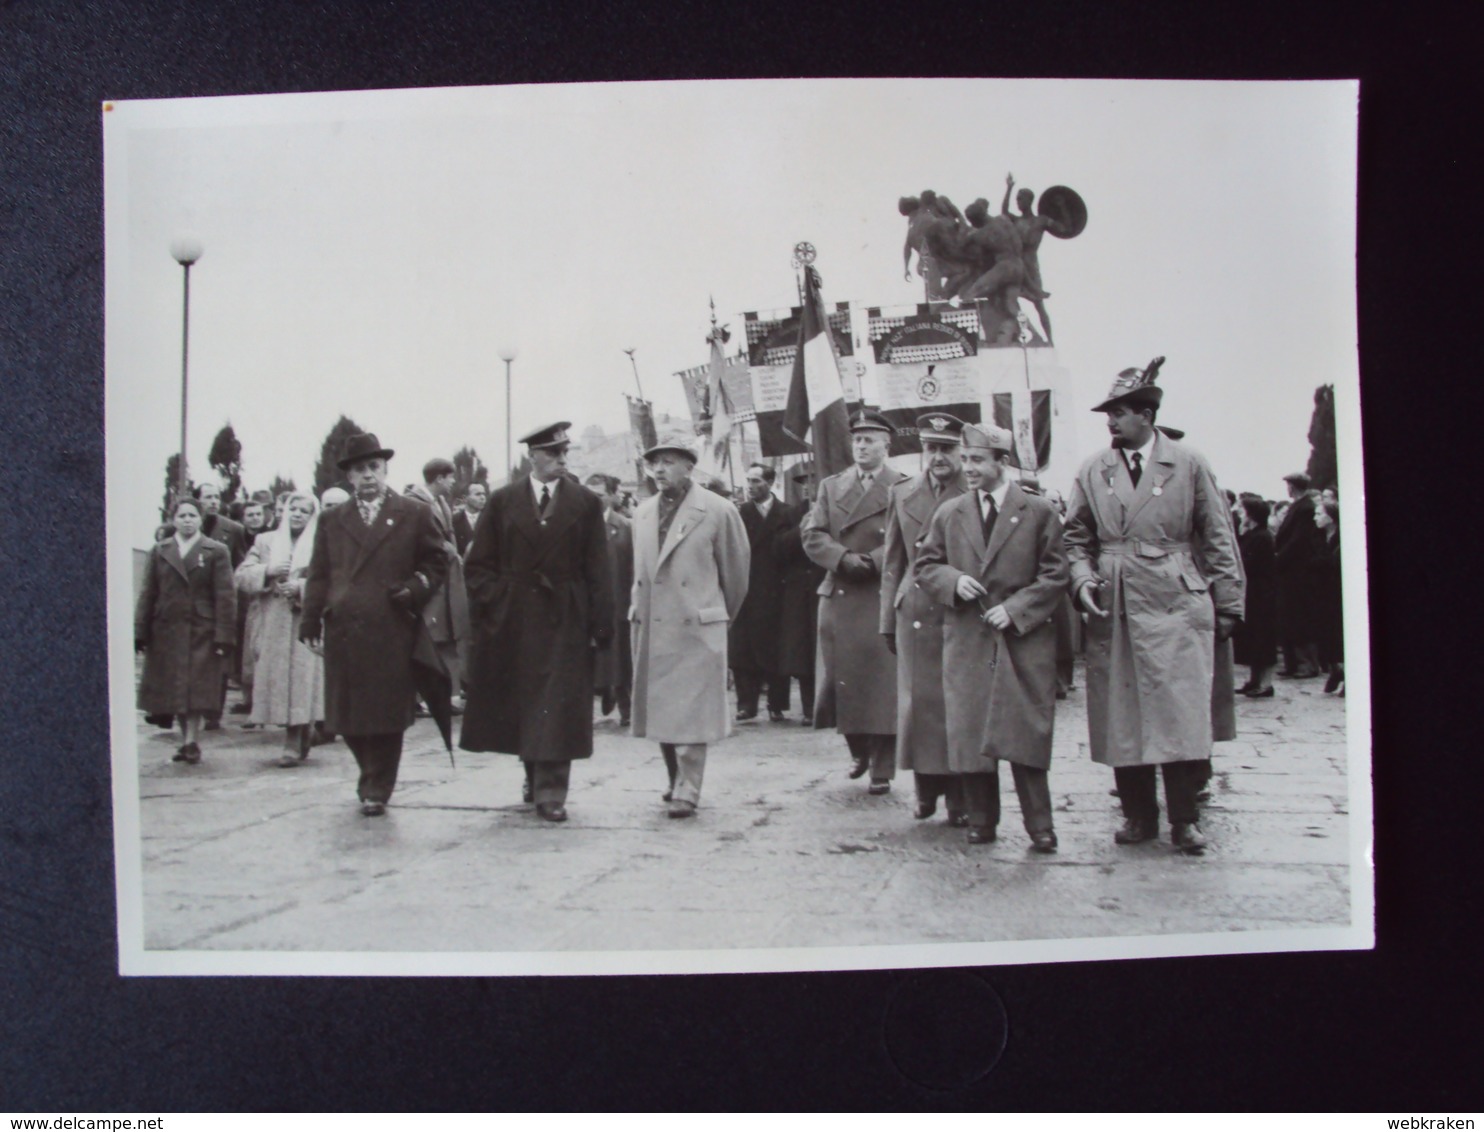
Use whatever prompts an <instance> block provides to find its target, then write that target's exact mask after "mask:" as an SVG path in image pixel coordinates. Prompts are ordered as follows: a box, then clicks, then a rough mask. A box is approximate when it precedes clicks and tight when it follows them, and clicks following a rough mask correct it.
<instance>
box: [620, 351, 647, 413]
mask: <svg viewBox="0 0 1484 1132" xmlns="http://www.w3.org/2000/svg"><path fill="white" fill-rule="evenodd" d="M638 348H639V347H638V346H630V347H629V348H628V349H626V350H625V351H624V353H625V354H627V355H628V356H629V365H631V366H633V368H634V388H635V389H637V390H639V400H641V401H643V400H644V383H643V382H642V381H640V380H639V363H638V362H636V361H634V351H635V350H637V349H638Z"/></svg>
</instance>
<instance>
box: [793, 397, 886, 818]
mask: <svg viewBox="0 0 1484 1132" xmlns="http://www.w3.org/2000/svg"><path fill="white" fill-rule="evenodd" d="M894 432H895V430H894V429H893V428H892V427H891V425H890V424H889V423H888V422H887V420H886V418H885V417H883V416H882V415H881V414H880V413H873V412H870V411H868V410H864V409H863V410H861V411H860V412H858V413H856V415H855V416H854V417H852V418H851V420H850V442H851V451H852V453H853V455H854V457H855V466H854V467H851V468H846V469H845V471H843V472H838V473H837V474H835V475H833V476H830V477H829V478H828V479H826V480H824V481H823V482H822V483H821V484H820V485H819V498H817V499H816V500H815V501H814V506H813V507H812V508H811V509H810V511H809V518H807V519H805V520H804V525H803V527H802V528H801V529H802V535H803V540H804V553H805V554H807V555H808V556H809V558H810V560H811V561H813V562H814V563H815V564H816V565H818V566H822V567H824V568H825V569H826V570H827V571H829V573H827V574H826V575H825V579H824V581H822V582H821V583H820V584H819V596H820V602H819V660H818V663H817V665H816V672H817V676H816V678H815V697H814V726H815V727H816V728H817V729H823V728H826V727H834V728H835V729H836V730H837V731H839V732H840V733H841V734H842V735H844V736H845V742H846V744H847V746H848V747H849V748H850V756H851V759H852V765H851V768H850V777H851V778H860V777H861V776H862V775H864V774H866V773H867V772H868V771H869V772H870V775H871V785H870V792H871V793H872V794H886V793H888V792H889V791H890V790H891V780H892V779H893V778H895V777H896V758H895V748H896V733H897V663H896V657H894V656H892V654H891V651H890V650H889V649H888V648H887V647H886V639H885V638H884V637H882V635H881V632H880V622H881V567H882V564H883V562H884V560H885V557H886V551H885V546H886V505H887V500H888V499H889V498H890V491H891V488H892V487H893V486H894V485H896V484H898V483H901V482H902V480H904V479H906V478H907V477H906V476H904V475H902V473H901V472H898V471H895V470H893V469H892V468H890V467H888V466H887V465H886V456H887V453H888V451H889V450H890V448H891V438H892V435H893V433H894Z"/></svg>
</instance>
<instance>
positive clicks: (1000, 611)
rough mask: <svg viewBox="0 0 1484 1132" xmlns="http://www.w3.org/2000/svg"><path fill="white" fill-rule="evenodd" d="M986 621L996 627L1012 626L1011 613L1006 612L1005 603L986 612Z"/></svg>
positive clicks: (1006, 627)
mask: <svg viewBox="0 0 1484 1132" xmlns="http://www.w3.org/2000/svg"><path fill="white" fill-rule="evenodd" d="M984 622H985V624H987V625H990V626H992V627H994V628H996V629H1008V628H1009V627H1010V615H1009V614H1008V613H1006V612H1005V607H1004V606H1003V605H997V606H995V607H994V608H993V609H991V610H989V611H988V612H987V613H985V615H984Z"/></svg>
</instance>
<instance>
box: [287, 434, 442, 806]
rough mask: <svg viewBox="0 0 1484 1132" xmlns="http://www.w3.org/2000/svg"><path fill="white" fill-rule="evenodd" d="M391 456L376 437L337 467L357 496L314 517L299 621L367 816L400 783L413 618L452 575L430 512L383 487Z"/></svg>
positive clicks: (364, 439) (355, 444)
mask: <svg viewBox="0 0 1484 1132" xmlns="http://www.w3.org/2000/svg"><path fill="white" fill-rule="evenodd" d="M391 457H392V450H391V449H390V448H383V447H382V446H381V442H380V441H379V440H377V439H376V437H375V435H373V434H372V433H361V434H358V435H356V436H352V437H351V438H350V439H349V440H347V441H346V442H345V452H344V455H343V456H342V458H341V460H340V462H339V467H340V470H341V471H343V472H345V473H346V478H347V479H348V480H349V481H350V484H351V487H352V489H353V490H354V492H355V496H354V501H353V502H352V503H347V504H345V505H343V506H341V507H337V508H335V509H334V510H333V511H329V512H326V513H325V514H323V515H321V516H320V520H319V524H318V526H317V527H316V529H315V532H314V553H313V555H312V557H311V558H310V562H309V576H308V578H307V579H306V581H305V586H304V613H303V617H302V619H301V620H300V623H299V639H300V640H302V641H305V642H307V643H308V644H309V645H310V646H311V647H312V648H316V649H321V648H322V649H323V652H324V658H325V729H326V730H327V731H333V732H338V733H339V734H341V735H343V736H345V742H346V745H347V746H348V747H350V749H351V753H352V754H354V755H355V757H356V762H357V764H358V765H359V766H360V769H361V776H360V782H359V784H358V786H357V794H358V795H359V797H360V800H361V812H362V813H363V814H365V815H366V816H368V817H376V816H378V815H380V814H383V813H385V812H386V803H387V802H388V800H390V798H391V796H392V790H393V789H394V788H395V787H396V785H397V769H398V767H399V766H400V764H401V761H402V735H403V733H404V732H405V731H406V730H407V728H408V727H410V726H411V725H412V721H413V718H414V714H413V702H414V697H415V695H416V691H415V688H414V684H413V673H412V665H413V660H412V649H413V645H414V643H415V641H416V639H417V634H418V626H419V624H420V622H419V620H418V614H419V611H420V610H421V609H422V607H423V606H424V605H425V604H427V601H428V598H429V596H430V595H431V594H432V593H433V591H434V590H435V589H437V588H438V585H439V584H440V583H441V582H442V581H443V579H444V578H445V577H446V576H447V574H448V560H447V554H446V552H445V550H444V546H443V539H442V538H441V537H440V536H439V534H438V530H437V526H436V524H435V523H434V520H433V513H432V511H430V510H429V509H428V508H427V507H425V506H424V505H423V504H421V503H417V502H415V501H413V500H411V499H404V498H403V497H402V496H400V495H398V494H396V493H395V492H393V491H391V490H390V489H389V488H388V487H387V483H386V476H387V461H388V460H390V459H391Z"/></svg>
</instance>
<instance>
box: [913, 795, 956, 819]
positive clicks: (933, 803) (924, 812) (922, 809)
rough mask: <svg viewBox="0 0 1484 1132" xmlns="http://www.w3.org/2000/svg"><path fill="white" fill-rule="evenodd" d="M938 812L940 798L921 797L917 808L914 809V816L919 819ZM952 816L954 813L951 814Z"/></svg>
mask: <svg viewBox="0 0 1484 1132" xmlns="http://www.w3.org/2000/svg"><path fill="white" fill-rule="evenodd" d="M937 812H938V800H937V799H936V798H919V799H918V800H917V808H916V809H915V810H913V811H912V816H913V817H914V818H916V819H917V820H918V821H923V820H925V819H927V818H930V817H932V816H933V815H934V814H936V813H937ZM949 816H950V818H951V817H952V815H949Z"/></svg>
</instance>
